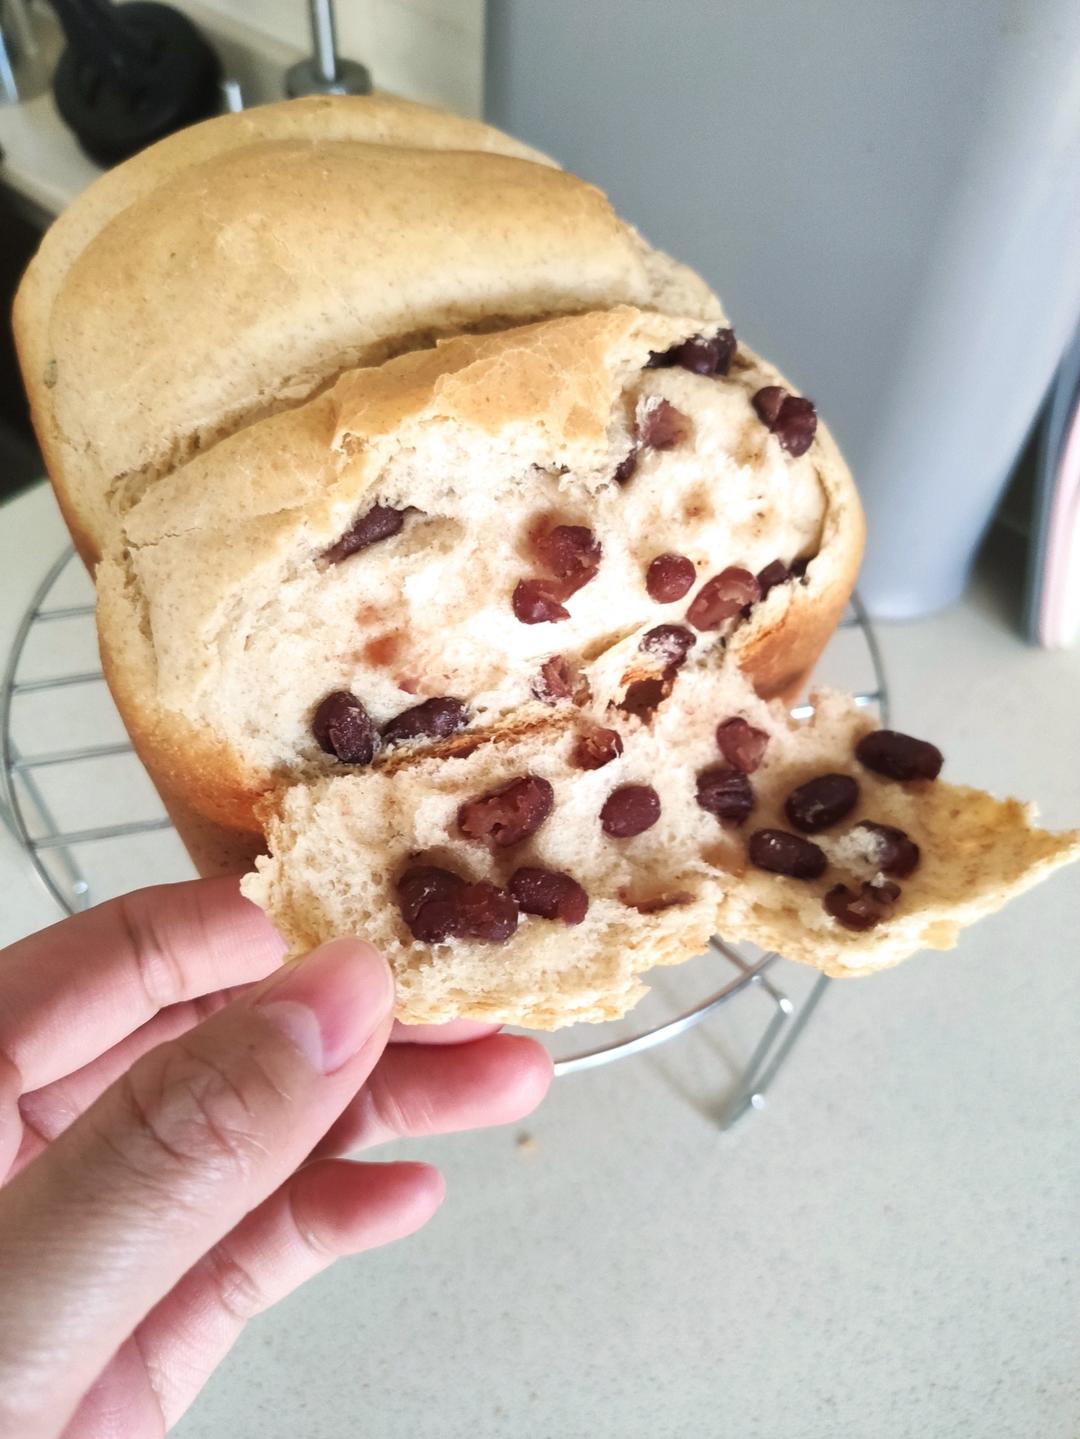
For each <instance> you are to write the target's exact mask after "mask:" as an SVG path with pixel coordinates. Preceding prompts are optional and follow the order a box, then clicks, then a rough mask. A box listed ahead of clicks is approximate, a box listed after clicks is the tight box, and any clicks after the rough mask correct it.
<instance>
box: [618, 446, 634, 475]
mask: <svg viewBox="0 0 1080 1439" xmlns="http://www.w3.org/2000/svg"><path fill="white" fill-rule="evenodd" d="M637 463H638V451H637V446H636V445H635V446H634V448H633V449H632V450H631V451H630V453H629V454H628V455H627V457H626V459H625V460H620V461H619V463H618V464H617V465H616V466H615V483H616V484H617V485H625V484H627V483H628V482H629V480H630V479H631V477H632V476H633V473H634V471H635V470H636V469H637Z"/></svg>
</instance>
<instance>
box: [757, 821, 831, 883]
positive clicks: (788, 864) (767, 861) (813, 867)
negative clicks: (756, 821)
mask: <svg viewBox="0 0 1080 1439" xmlns="http://www.w3.org/2000/svg"><path fill="white" fill-rule="evenodd" d="M747 849H748V851H749V854H750V861H751V863H752V864H756V865H757V867H758V869H767V870H769V871H770V872H771V873H772V874H783V875H786V876H787V877H788V878H789V879H818V878H819V877H820V876H821V875H823V874H824V873H825V871H826V869H827V868H828V865H829V861H828V859H827V858H826V856H825V851H824V850H823V849H822V848H821V847H820V846H819V845H816V844H815V843H814V842H813V840H810V839H803V837H802V836H801V835H798V834H788V833H787V831H786V830H783V829H756V830H755V831H754V833H753V834H752V835H751V836H750V841H749V844H748V845H747Z"/></svg>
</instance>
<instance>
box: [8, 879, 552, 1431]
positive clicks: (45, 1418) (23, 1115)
mask: <svg viewBox="0 0 1080 1439" xmlns="http://www.w3.org/2000/svg"><path fill="white" fill-rule="evenodd" d="M281 954H282V946H281V942H280V940H279V939H278V938H277V936H276V935H275V934H274V932H273V930H272V929H271V928H270V925H269V923H268V922H267V920H266V919H265V917H264V916H263V915H262V914H261V913H260V912H259V911H258V910H257V909H256V908H255V907H254V906H253V905H250V904H248V903H247V902H246V901H245V900H243V899H241V898H240V895H239V892H238V890H237V886H236V882H235V881H234V880H201V881H200V880H197V881H194V882H192V883H189V884H178V885H170V886H163V887H160V888H156V889H147V890H142V891H139V892H138V893H136V894H133V895H128V896H126V897H125V898H124V899H120V900H116V901H113V902H111V903H109V904H105V905H101V906H100V907H99V908H97V909H95V910H90V911H88V912H87V913H86V914H82V915H78V916H76V917H75V918H74V919H70V920H65V921H64V922H63V923H61V924H58V925H54V926H53V927H52V928H51V929H47V930H44V931H43V932H42V933H40V934H36V935H32V936H31V937H30V938H28V939H25V940H22V941H20V942H19V943H18V944H15V945H13V946H11V948H10V949H8V950H5V951H3V952H2V953H0V1182H3V1181H4V1180H5V1178H6V1180H7V1182H6V1184H5V1187H4V1188H3V1189H2V1190H0V1295H2V1296H3V1298H2V1302H0V1436H2V1439H55V1436H57V1435H60V1434H63V1435H64V1436H65V1439H91V1436H94V1439H97V1436H101V1435H105V1434H108V1435H109V1436H110V1439H148V1436H157V1435H161V1434H163V1433H164V1432H165V1430H166V1429H168V1428H169V1427H170V1425H172V1424H173V1423H174V1422H175V1421H176V1419H177V1418H178V1417H179V1415H180V1414H182V1413H183V1411H184V1409H185V1408H186V1407H187V1405H188V1404H189V1403H190V1402H191V1400H192V1398H193V1397H194V1396H195V1395H196V1394H197V1393H198V1391H199V1389H200V1388H201V1387H202V1385H203V1384H204V1383H205V1381H206V1379H207V1378H208V1377H209V1375H210V1374H211V1373H212V1372H213V1370H214V1368H215V1367H216V1366H217V1364H218V1363H219V1362H220V1361H221V1359H222V1358H223V1356H224V1355H225V1353H226V1352H227V1351H228V1349H229V1347H230V1346H231V1345H232V1343H233V1342H234V1340H235V1339H236V1337H237V1336H238V1334H239V1333H240V1331H241V1329H242V1328H243V1326H244V1323H245V1322H246V1320H247V1319H249V1318H251V1317H252V1316H253V1315H255V1314H258V1313H260V1312H261V1311H262V1310H264V1309H266V1308H267V1307H268V1306H269V1305H271V1304H273V1303H275V1302H276V1301H277V1300H279V1299H281V1298H283V1297H284V1296H285V1295H286V1294H288V1293H289V1292H290V1291H291V1290H293V1289H294V1288H296V1286H297V1285H299V1284H301V1283H302V1282H303V1281H304V1280H305V1279H307V1278H309V1277H310V1276H311V1275H313V1274H315V1273H317V1272H318V1271H319V1270H321V1269H323V1268H325V1267H326V1266H327V1265H328V1264H330V1263H331V1262H332V1261H333V1260H334V1259H335V1258H337V1257H338V1256H340V1255H343V1254H354V1253H357V1252H359V1251H361V1250H364V1249H369V1248H372V1247H374V1246H375V1245H379V1244H385V1243H387V1242H388V1241H389V1240H392V1239H399V1238H401V1237H403V1236H404V1235H406V1234H410V1233H412V1232H413V1231H414V1230H416V1229H418V1228H419V1227H420V1226H421V1225H422V1224H424V1223H425V1222H426V1221H427V1220H428V1219H429V1218H430V1217H431V1215H432V1214H433V1213H434V1211H435V1210H436V1209H437V1208H438V1206H439V1203H440V1202H441V1200H442V1196H443V1183H442V1178H441V1176H440V1175H439V1173H438V1171H437V1170H435V1169H433V1168H431V1167H430V1166H428V1165H424V1164H406V1163H392V1164H361V1163H355V1162H350V1161H347V1160H344V1159H341V1158H338V1157H336V1156H338V1155H340V1154H341V1153H343V1152H345V1151H347V1150H350V1149H357V1148H367V1147H368V1146H370V1145H372V1144H376V1143H378V1142H380V1141H381V1140H384V1139H387V1138H391V1137H396V1136H398V1135H405V1134H408V1135H421V1134H434V1133H439V1132H445V1131H449V1130H455V1129H466V1128H471V1127H474V1126H480V1125H486V1124H498V1123H502V1122H506V1121H509V1120H512V1119H515V1118H518V1117H519V1116H520V1115H522V1114H525V1113H527V1112H528V1111H529V1110H530V1109H532V1108H533V1106H534V1105H535V1104H537V1103H538V1102H539V1100H540V1099H541V1098H542V1096H543V1094H544V1092H545V1091H546V1089H547V1085H548V1082H549V1079H550V1075H551V1063H550V1060H549V1059H548V1057H547V1054H546V1053H545V1051H544V1050H543V1049H542V1047H541V1046H540V1045H538V1044H536V1043H535V1042H534V1041H533V1040H529V1039H522V1038H515V1037H512V1036H510V1035H500V1034H494V1033H492V1032H491V1029H490V1027H487V1026H481V1025H467V1024H457V1025H447V1026H442V1027H441V1028H439V1029H428V1030H423V1031H422V1030H402V1029H401V1028H400V1027H393V1031H392V1023H391V1008H392V1004H393V986H392V980H391V976H390V972H389V969H388V967H387V965H386V963H385V961H384V960H383V959H382V958H381V957H380V956H379V955H378V954H377V953H376V951H375V950H374V949H372V948H371V946H369V945H366V944H363V943H362V942H360V941H354V940H336V941H334V942H333V943H331V944H328V945H324V946H323V947H322V948H321V949H319V950H316V951H315V952H314V953H313V954H312V955H310V956H308V957H307V958H305V959H303V960H301V961H299V963H297V964H292V965H288V966H286V967H285V968H284V969H280V968H279V966H280V960H281ZM275 971H277V972H275ZM388 1040H391V1041H392V1042H391V1043H389V1045H388V1043H387V1041H388ZM403 1040H408V1041H411V1042H401V1041H403ZM466 1041H468V1042H466Z"/></svg>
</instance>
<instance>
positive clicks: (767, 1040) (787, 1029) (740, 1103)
mask: <svg viewBox="0 0 1080 1439" xmlns="http://www.w3.org/2000/svg"><path fill="white" fill-rule="evenodd" d="M828 983H829V976H828V975H827V974H821V975H819V976H818V978H817V981H816V983H815V984H814V987H813V989H812V990H811V991H810V993H809V994H808V995H807V996H806V998H805V1000H803V1003H802V1005H801V1007H800V1008H799V1010H798V1011H797V1012H796V1010H795V1006H794V1005H793V1004H792V1002H791V1000H790V999H788V998H787V996H786V995H784V996H782V997H781V998H780V999H779V1000H778V1001H777V1012H776V1014H774V1015H773V1017H772V1019H771V1020H770V1021H769V1024H768V1026H767V1028H766V1030H765V1033H764V1034H763V1035H762V1037H761V1040H760V1042H759V1043H758V1046H757V1048H756V1049H755V1050H754V1052H753V1054H752V1055H751V1056H750V1060H749V1062H748V1063H747V1066H746V1069H745V1070H744V1071H743V1076H742V1082H741V1083H740V1085H739V1087H738V1089H736V1091H735V1093H734V1094H733V1095H732V1096H731V1099H730V1100H729V1101H728V1104H727V1107H726V1108H725V1110H724V1112H723V1114H722V1115H721V1117H720V1128H721V1129H730V1128H731V1126H732V1125H733V1124H734V1123H735V1121H736V1120H738V1119H741V1118H742V1116H743V1115H744V1114H745V1113H746V1112H747V1110H748V1109H764V1108H765V1103H766V1099H765V1096H766V1093H767V1091H768V1089H769V1086H770V1085H771V1084H772V1082H773V1080H774V1079H775V1078H776V1076H777V1074H778V1073H779V1071H780V1068H781V1066H782V1065H783V1063H784V1061H785V1060H786V1059H787V1057H788V1055H789V1054H790V1053H791V1050H792V1048H793V1047H794V1045H795V1042H796V1040H797V1039H798V1038H799V1036H800V1034H802V1032H803V1030H804V1029H805V1028H806V1025H807V1023H808V1022H809V1019H810V1016H811V1015H812V1014H813V1012H814V1010H815V1009H816V1008H817V1007H818V1005H819V1004H820V1003H821V1001H822V999H823V998H824V996H825V989H826V986H827V985H828ZM785 1006H786V1008H785ZM781 1035H782V1037H781Z"/></svg>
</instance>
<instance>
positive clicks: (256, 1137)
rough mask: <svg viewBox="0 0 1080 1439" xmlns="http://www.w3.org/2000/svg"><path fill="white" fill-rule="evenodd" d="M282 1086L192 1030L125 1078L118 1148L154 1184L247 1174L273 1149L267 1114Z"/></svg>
mask: <svg viewBox="0 0 1080 1439" xmlns="http://www.w3.org/2000/svg"><path fill="white" fill-rule="evenodd" d="M270 1093H273V1094H276V1095H280V1093H281V1091H280V1088H279V1087H278V1086H277V1085H276V1084H274V1083H273V1081H272V1079H271V1077H270V1076H269V1075H268V1074H267V1073H266V1071H265V1070H264V1069H262V1067H261V1066H260V1065H259V1064H258V1063H257V1062H256V1061H255V1059H254V1056H253V1055H252V1054H250V1053H247V1054H244V1055H243V1057H242V1060H241V1062H240V1063H239V1064H237V1063H235V1056H234V1057H229V1056H225V1057H218V1056H214V1055H212V1054H207V1053H202V1052H200V1050H199V1048H198V1047H197V1045H196V1044H195V1043H193V1042H192V1041H191V1039H190V1037H188V1036H185V1037H184V1038H183V1039H180V1040H176V1041H174V1042H173V1043H171V1044H168V1045H164V1046H162V1048H161V1049H160V1050H158V1051H156V1052H154V1053H153V1054H150V1055H148V1056H147V1057H146V1058H145V1059H144V1060H141V1061H140V1062H139V1063H138V1064H137V1065H135V1067H134V1068H133V1069H131V1070H129V1071H128V1073H127V1074H126V1075H125V1076H124V1077H123V1078H122V1079H121V1080H120V1082H119V1085H118V1086H117V1099H118V1102H119V1105H120V1110H121V1116H120V1122H119V1124H117V1125H115V1126H113V1127H112V1128H111V1129H110V1132H109V1137H110V1140H111V1148H112V1149H113V1152H114V1155H115V1156H116V1158H118V1159H119V1160H120V1161H121V1162H122V1163H124V1164H125V1165H126V1167H127V1168H128V1169H129V1170H131V1171H132V1172H133V1173H134V1174H136V1175H138V1176H139V1177H140V1178H141V1179H142V1180H143V1181H144V1182H148V1183H150V1184H151V1185H152V1184H154V1183H155V1182H159V1181H160V1182H163V1183H164V1184H165V1185H166V1186H168V1187H169V1189H170V1192H172V1193H175V1192H176V1190H175V1188H174V1187H173V1186H174V1185H175V1184H176V1181H177V1179H178V1177H179V1176H180V1175H183V1176H184V1177H185V1178H187V1179H188V1180H189V1181H190V1180H191V1178H192V1177H196V1178H197V1177H202V1178H205V1179H207V1180H213V1179H216V1178H220V1177H222V1176H225V1175H228V1176H230V1177H232V1178H233V1179H240V1180H244V1179H246V1178H247V1177H248V1176H249V1175H250V1174H251V1172H252V1171H253V1169H254V1168H255V1166H256V1164H257V1162H258V1160H259V1158H260V1156H261V1155H262V1154H264V1153H265V1144H264V1143H263V1141H262V1139H261V1138H260V1129H261V1127H262V1126H261V1125H260V1114H261V1113H262V1112H263V1111H264V1109H265V1100H266V1098H267V1096H268V1095H269V1094H270Z"/></svg>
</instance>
